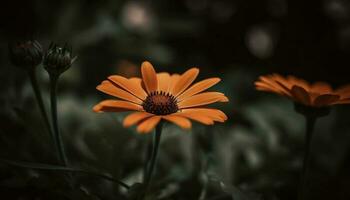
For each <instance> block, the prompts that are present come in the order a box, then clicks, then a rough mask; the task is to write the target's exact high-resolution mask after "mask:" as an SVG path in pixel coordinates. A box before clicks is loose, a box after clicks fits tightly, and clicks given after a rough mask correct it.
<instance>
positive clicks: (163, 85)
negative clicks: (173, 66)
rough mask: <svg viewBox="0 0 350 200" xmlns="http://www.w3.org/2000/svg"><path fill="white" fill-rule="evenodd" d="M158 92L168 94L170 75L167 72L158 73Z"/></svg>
mask: <svg viewBox="0 0 350 200" xmlns="http://www.w3.org/2000/svg"><path fill="white" fill-rule="evenodd" d="M157 79H158V91H163V92H168V91H169V86H170V75H169V74H168V73H166V72H162V73H158V74H157Z"/></svg>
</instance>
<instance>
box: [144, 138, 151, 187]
mask: <svg viewBox="0 0 350 200" xmlns="http://www.w3.org/2000/svg"><path fill="white" fill-rule="evenodd" d="M151 156H152V140H151V139H150V140H149V141H148V143H147V146H146V156H145V164H144V167H143V182H145V181H146V177H147V173H148V169H149V161H150V159H151Z"/></svg>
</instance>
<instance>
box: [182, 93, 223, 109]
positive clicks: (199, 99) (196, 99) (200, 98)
mask: <svg viewBox="0 0 350 200" xmlns="http://www.w3.org/2000/svg"><path fill="white" fill-rule="evenodd" d="M224 98H225V95H224V94H222V93H220V92H204V93H200V94H196V95H193V96H191V97H189V98H187V99H185V100H183V101H181V102H179V103H178V106H179V108H189V107H196V106H202V105H207V104H211V103H215V102H218V101H222V100H225V99H224Z"/></svg>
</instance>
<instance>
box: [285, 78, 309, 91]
mask: <svg viewBox="0 0 350 200" xmlns="http://www.w3.org/2000/svg"><path fill="white" fill-rule="evenodd" d="M287 80H288V82H290V83H291V85H292V88H293V86H294V85H296V86H299V87H301V88H304V90H306V91H309V90H310V84H309V83H308V82H307V81H305V80H303V79H300V78H297V77H295V76H288V77H287ZM292 88H291V89H292Z"/></svg>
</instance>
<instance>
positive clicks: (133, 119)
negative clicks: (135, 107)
mask: <svg viewBox="0 0 350 200" xmlns="http://www.w3.org/2000/svg"><path fill="white" fill-rule="evenodd" d="M151 116H153V114H151V113H148V112H134V113H131V114H129V115H128V116H126V117H125V119H124V121H123V125H124V127H129V126H132V125H134V124H136V123H138V122H140V121H142V120H144V119H146V118H148V117H151Z"/></svg>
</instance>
